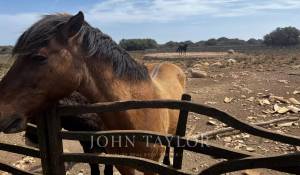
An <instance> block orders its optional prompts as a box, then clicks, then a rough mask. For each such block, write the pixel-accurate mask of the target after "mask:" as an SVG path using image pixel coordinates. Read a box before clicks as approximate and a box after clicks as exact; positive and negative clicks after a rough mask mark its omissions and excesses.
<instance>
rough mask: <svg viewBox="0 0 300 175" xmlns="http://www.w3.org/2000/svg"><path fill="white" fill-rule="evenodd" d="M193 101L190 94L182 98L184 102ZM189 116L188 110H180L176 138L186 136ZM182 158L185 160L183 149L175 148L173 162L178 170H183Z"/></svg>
mask: <svg viewBox="0 0 300 175" xmlns="http://www.w3.org/2000/svg"><path fill="white" fill-rule="evenodd" d="M191 99H192V97H191V96H190V95H189V94H183V95H182V97H181V100H184V101H191ZM188 115H189V111H188V110H187V109H182V110H180V113H179V118H178V123H177V129H176V136H179V137H184V136H185V132H186V124H187V119H188ZM177 143H178V142H177ZM178 146H179V145H178ZM182 158H183V149H182V148H180V147H175V148H174V160H173V167H174V168H177V169H181V168H182Z"/></svg>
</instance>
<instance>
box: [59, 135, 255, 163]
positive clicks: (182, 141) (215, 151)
mask: <svg viewBox="0 0 300 175" xmlns="http://www.w3.org/2000/svg"><path fill="white" fill-rule="evenodd" d="M103 136H104V137H106V138H109V137H112V136H120V137H121V138H125V136H126V137H127V138H129V139H132V138H134V139H136V141H141V142H146V141H149V142H150V143H155V141H157V139H159V140H160V142H159V143H162V144H163V145H165V146H169V145H168V144H170V146H171V147H175V146H177V145H178V143H179V145H181V146H182V147H180V148H182V149H184V150H187V151H192V152H197V153H202V154H206V155H210V156H213V157H214V158H225V159H240V158H245V157H249V156H254V157H256V156H261V155H259V154H254V153H250V152H246V151H240V150H235V149H231V148H227V147H223V146H219V145H217V144H213V143H206V142H205V141H195V140H188V139H187V138H185V137H177V136H173V135H162V134H160V133H156V132H150V131H142V130H123V131H122V130H112V131H99V132H81V131H62V138H63V139H67V140H79V141H88V142H90V141H91V140H90V139H91V137H94V138H98V137H103ZM178 140H179V142H177V141H178ZM189 145H193V146H189Z"/></svg>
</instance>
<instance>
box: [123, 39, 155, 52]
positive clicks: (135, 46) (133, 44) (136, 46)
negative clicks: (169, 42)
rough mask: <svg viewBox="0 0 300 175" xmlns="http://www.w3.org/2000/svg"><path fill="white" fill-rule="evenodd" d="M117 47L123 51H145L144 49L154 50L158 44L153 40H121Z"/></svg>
mask: <svg viewBox="0 0 300 175" xmlns="http://www.w3.org/2000/svg"><path fill="white" fill-rule="evenodd" d="M119 45H120V46H121V47H122V48H124V49H125V50H128V51H132V50H145V49H155V48H157V47H158V44H157V42H156V41H155V40H153V39H122V40H121V41H120V43H119Z"/></svg>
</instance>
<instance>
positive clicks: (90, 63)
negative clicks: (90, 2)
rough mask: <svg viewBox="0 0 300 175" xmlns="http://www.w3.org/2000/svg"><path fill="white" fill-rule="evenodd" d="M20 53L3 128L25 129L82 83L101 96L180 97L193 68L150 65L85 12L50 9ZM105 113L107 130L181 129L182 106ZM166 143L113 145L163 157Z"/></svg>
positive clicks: (1, 87)
mask: <svg viewBox="0 0 300 175" xmlns="http://www.w3.org/2000/svg"><path fill="white" fill-rule="evenodd" d="M13 54H14V55H15V56H16V58H17V59H16V61H15V63H14V65H13V66H12V67H11V69H10V70H9V71H8V73H7V74H6V75H5V77H4V78H3V79H2V81H1V82H0V94H1V97H0V111H1V116H0V131H3V132H5V133H15V132H18V131H22V130H24V128H25V126H26V125H25V124H26V122H27V120H28V118H29V117H30V116H31V115H32V114H34V113H35V112H36V111H40V110H42V109H45V108H47V107H49V105H51V104H53V103H55V102H56V101H58V100H59V99H61V98H63V97H66V96H68V95H70V94H71V93H72V92H73V91H75V90H76V91H78V92H80V93H81V94H82V95H84V96H85V97H86V98H87V99H88V100H89V102H90V103H95V102H108V101H120V100H131V99H137V100H152V99H179V98H180V96H181V94H182V93H183V90H184V86H185V79H186V78H185V74H184V73H183V71H182V70H181V69H180V68H179V67H177V66H176V65H173V64H170V63H163V64H159V65H151V66H148V68H147V67H146V66H144V65H142V64H140V63H138V62H136V61H135V60H134V59H132V58H131V56H130V55H129V54H128V53H127V52H126V51H125V50H123V49H122V48H120V47H119V46H118V45H117V44H116V43H115V42H114V41H113V40H112V39H111V38H110V37H109V36H108V35H106V34H104V33H102V32H101V31H100V30H99V29H96V28H93V27H92V26H90V25H89V24H88V23H87V22H85V21H84V16H83V13H82V12H79V13H78V14H77V15H75V16H70V15H66V14H56V15H47V16H45V17H43V18H42V19H41V20H40V21H38V22H37V23H35V24H33V26H31V27H30V28H29V29H28V30H26V31H25V32H24V33H23V34H22V35H21V37H20V38H19V39H18V41H17V44H16V45H15V47H14V50H13ZM151 71H152V72H153V73H151V75H152V76H151V75H150V73H149V72H151ZM101 118H102V121H103V123H104V127H105V129H107V130H116V129H117V130H135V129H137V130H149V131H156V132H160V133H162V134H167V133H169V134H175V129H176V126H177V121H178V112H177V111H173V110H167V109H143V110H129V111H125V112H114V113H103V114H101ZM163 150H164V148H163V147H161V146H154V145H150V146H149V145H146V144H145V143H140V142H138V143H136V144H135V145H134V146H133V147H126V148H125V147H118V148H116V147H114V148H113V147H108V148H107V151H108V152H110V153H121V154H130V155H137V156H141V157H144V158H148V159H152V160H155V161H158V160H159V158H160V157H161V155H162V153H163ZM117 168H118V169H119V171H120V172H121V173H122V174H135V173H134V169H132V168H128V167H121V166H118V167H117ZM145 174H147V173H145ZM148 174H152V173H148Z"/></svg>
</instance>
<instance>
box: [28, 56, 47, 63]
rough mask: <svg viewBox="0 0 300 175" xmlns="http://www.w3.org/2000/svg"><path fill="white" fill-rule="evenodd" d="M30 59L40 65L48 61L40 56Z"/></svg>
mask: <svg viewBox="0 0 300 175" xmlns="http://www.w3.org/2000/svg"><path fill="white" fill-rule="evenodd" d="M32 59H33V60H34V61H36V62H38V63H40V64H45V63H47V61H48V59H47V57H45V56H42V55H34V56H33V57H32Z"/></svg>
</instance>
